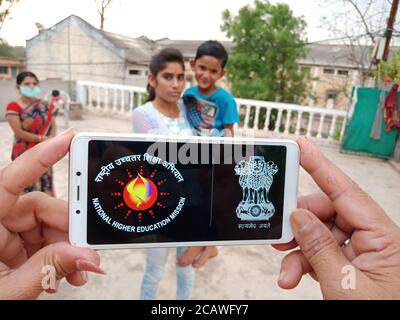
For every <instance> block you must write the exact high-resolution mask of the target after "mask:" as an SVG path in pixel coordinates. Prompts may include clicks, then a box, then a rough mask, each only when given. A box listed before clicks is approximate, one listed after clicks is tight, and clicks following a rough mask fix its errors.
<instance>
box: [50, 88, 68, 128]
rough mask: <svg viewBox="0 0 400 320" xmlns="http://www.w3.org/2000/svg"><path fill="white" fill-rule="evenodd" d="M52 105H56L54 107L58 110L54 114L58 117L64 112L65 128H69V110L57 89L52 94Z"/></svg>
mask: <svg viewBox="0 0 400 320" xmlns="http://www.w3.org/2000/svg"><path fill="white" fill-rule="evenodd" d="M50 104H53V105H54V107H55V109H56V111H55V113H54V114H55V115H56V116H57V115H58V113H59V111H60V110H62V111H63V115H64V123H65V127H66V128H68V126H69V115H68V110H67V109H66V108H65V102H64V100H63V99H62V97H61V95H60V91H58V90H57V89H55V90H53V91H52V92H51V96H50Z"/></svg>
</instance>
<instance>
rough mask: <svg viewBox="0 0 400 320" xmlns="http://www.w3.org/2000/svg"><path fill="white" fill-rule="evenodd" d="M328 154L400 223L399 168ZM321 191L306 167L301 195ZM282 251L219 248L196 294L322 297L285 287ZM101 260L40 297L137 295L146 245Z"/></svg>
mask: <svg viewBox="0 0 400 320" xmlns="http://www.w3.org/2000/svg"><path fill="white" fill-rule="evenodd" d="M62 120H63V119H62V118H61V117H59V118H58V119H57V121H58V124H59V126H60V128H59V131H62V130H64V128H63V127H62V126H63V123H62ZM71 126H73V127H74V128H75V131H76V132H82V131H93V132H125V133H126V132H130V131H131V127H130V122H129V120H122V119H112V118H110V117H101V116H93V115H85V116H84V120H79V121H71ZM0 137H1V139H0V150H1V156H0V167H3V166H4V165H6V164H7V163H8V162H9V159H10V154H11V144H12V133H11V130H10V128H9V126H8V124H7V123H6V122H0ZM321 149H322V151H323V153H324V154H325V155H326V156H327V157H328V158H329V159H331V160H332V161H333V162H334V163H335V164H336V165H338V166H339V167H340V168H341V169H342V170H344V171H345V172H346V173H347V174H348V175H350V176H351V177H352V179H353V180H355V181H356V182H357V183H358V184H359V185H360V186H361V187H362V188H363V189H364V190H366V191H367V192H368V193H369V194H370V195H371V196H372V197H373V198H375V199H376V200H377V201H378V203H379V204H380V205H381V206H382V207H383V208H384V209H385V210H386V212H387V213H388V214H389V216H390V217H391V218H392V219H393V220H394V221H396V223H397V224H400V206H399V200H398V199H399V194H400V171H399V170H398V169H396V167H395V166H393V165H391V164H390V163H389V162H387V161H383V160H379V159H373V158H367V157H360V156H353V155H345V154H341V153H339V151H338V149H339V148H338V146H337V145H330V146H325V147H321ZM67 168H68V158H67V157H66V158H64V159H63V160H61V161H60V162H59V163H58V164H57V165H56V166H55V168H54V171H55V185H56V191H57V196H58V197H60V198H62V199H65V200H67V197H68V191H67V187H68V176H67V175H68V173H67V172H68V171H67ZM316 190H317V187H316V185H315V183H314V182H313V181H312V180H311V178H310V177H309V176H308V175H307V174H306V173H305V172H304V171H303V170H302V171H301V172H300V183H299V194H300V195H305V194H309V193H311V192H314V191H316ZM283 255H284V254H283V253H281V252H278V251H275V250H274V249H273V248H271V247H270V246H232V247H220V248H219V256H218V257H217V258H215V259H213V260H212V261H209V263H208V264H207V265H206V266H204V267H203V268H201V269H200V270H198V272H197V278H196V286H195V289H194V294H193V298H194V299H267V300H269V299H321V298H322V296H321V293H320V290H319V286H318V284H317V283H316V282H315V281H314V280H312V279H311V278H310V277H308V276H307V277H305V278H304V279H303V280H302V282H301V283H300V285H299V286H298V287H297V288H296V289H294V290H290V291H286V290H282V289H280V288H279V287H278V286H277V284H276V281H277V279H278V275H279V270H280V262H281V259H282V257H283ZM100 256H101V260H102V262H101V265H102V268H103V269H104V270H106V272H107V275H105V276H98V275H94V274H90V275H89V282H88V284H87V285H86V286H84V287H82V288H75V287H72V286H70V285H69V284H68V283H67V282H65V281H62V283H61V285H60V288H59V290H58V293H56V294H54V295H48V294H42V295H41V297H40V298H41V299H137V297H138V295H139V287H140V281H141V276H142V273H143V269H144V261H145V251H144V250H115V251H102V252H100ZM174 264H175V254H174V251H173V250H172V249H171V254H170V256H169V260H168V264H167V268H166V271H165V276H164V279H163V281H162V283H161V286H160V291H159V298H160V299H174V298H175V279H176V278H175V269H174Z"/></svg>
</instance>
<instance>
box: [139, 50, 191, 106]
mask: <svg viewBox="0 0 400 320" xmlns="http://www.w3.org/2000/svg"><path fill="white" fill-rule="evenodd" d="M169 62H177V63H180V64H181V65H182V68H183V71H185V62H184V60H183V55H182V53H181V52H180V51H179V50H178V49H175V48H165V49H163V50H161V51H160V52H159V53H157V54H156V55H154V56H153V57H152V58H151V61H150V72H151V74H152V75H153V76H154V77H156V76H157V74H158V73H159V72H160V71H162V70H164V69H165V68H166V65H167V63H169ZM147 93H148V97H147V101H146V102H148V101H153V100H154V99H155V98H156V92H155V90H154V88H153V87H152V86H151V85H150V83H148V84H147Z"/></svg>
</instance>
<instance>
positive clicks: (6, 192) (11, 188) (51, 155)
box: [0, 130, 74, 219]
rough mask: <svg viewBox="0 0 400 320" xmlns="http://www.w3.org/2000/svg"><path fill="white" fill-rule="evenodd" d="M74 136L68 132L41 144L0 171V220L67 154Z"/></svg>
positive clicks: (70, 131)
mask: <svg viewBox="0 0 400 320" xmlns="http://www.w3.org/2000/svg"><path fill="white" fill-rule="evenodd" d="M73 135H74V133H73V131H72V130H68V131H66V132H65V133H63V134H61V135H59V136H57V137H55V138H52V139H49V140H47V141H45V142H43V143H40V144H38V145H36V146H35V147H34V148H32V149H30V150H28V151H26V152H25V153H23V154H22V155H20V156H19V157H18V158H17V159H15V160H14V161H13V162H12V163H11V164H10V165H9V166H8V167H6V168H4V169H2V170H1V171H0V203H1V207H0V219H2V218H3V217H5V216H6V215H7V214H9V213H10V211H11V210H10V209H11V208H12V207H13V206H14V204H15V202H16V201H17V199H18V197H19V195H20V194H21V192H22V191H23V190H24V188H26V187H28V186H30V185H31V184H32V183H33V182H34V181H36V180H37V179H39V177H41V176H42V175H43V173H45V172H46V171H47V169H48V168H49V167H51V166H52V165H53V164H55V163H56V162H57V161H59V160H60V159H62V158H63V157H64V156H65V155H66V154H67V152H68V149H69V145H70V143H71V139H72V137H73Z"/></svg>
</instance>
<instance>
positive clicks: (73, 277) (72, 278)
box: [65, 271, 89, 287]
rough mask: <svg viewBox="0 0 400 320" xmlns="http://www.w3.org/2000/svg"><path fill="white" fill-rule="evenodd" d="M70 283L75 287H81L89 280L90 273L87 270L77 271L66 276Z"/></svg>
mask: <svg viewBox="0 0 400 320" xmlns="http://www.w3.org/2000/svg"><path fill="white" fill-rule="evenodd" d="M65 279H66V280H67V281H68V283H69V284H71V285H73V286H75V287H81V286H83V285H85V284H86V282H88V281H89V275H88V272H87V271H76V272H73V273H71V274H69V275H67V276H66V277H65Z"/></svg>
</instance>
